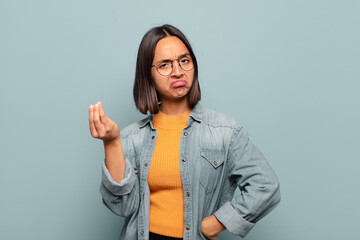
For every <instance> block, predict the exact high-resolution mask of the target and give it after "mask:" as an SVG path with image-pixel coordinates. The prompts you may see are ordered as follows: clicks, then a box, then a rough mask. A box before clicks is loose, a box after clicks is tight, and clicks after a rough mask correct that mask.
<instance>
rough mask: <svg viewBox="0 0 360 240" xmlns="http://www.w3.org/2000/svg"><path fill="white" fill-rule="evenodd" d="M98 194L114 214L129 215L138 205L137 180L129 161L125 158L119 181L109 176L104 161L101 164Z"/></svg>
mask: <svg viewBox="0 0 360 240" xmlns="http://www.w3.org/2000/svg"><path fill="white" fill-rule="evenodd" d="M100 194H101V195H102V199H103V203H104V204H105V205H106V206H107V207H108V208H109V209H110V210H111V211H112V212H113V213H115V214H116V215H119V216H122V217H128V216H130V215H131V214H132V213H133V212H135V210H137V208H138V205H139V181H138V178H137V175H136V174H135V172H134V170H133V167H132V166H131V163H130V161H128V160H127V159H126V158H125V175H124V179H122V180H121V181H120V182H115V181H114V180H113V178H112V177H111V175H110V173H109V171H108V169H107V167H106V164H105V161H104V162H103V165H102V181H101V185H100Z"/></svg>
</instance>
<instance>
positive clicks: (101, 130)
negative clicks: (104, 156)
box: [94, 103, 105, 137]
mask: <svg viewBox="0 0 360 240" xmlns="http://www.w3.org/2000/svg"><path fill="white" fill-rule="evenodd" d="M94 123H95V128H96V132H97V133H98V137H101V136H104V134H105V131H104V126H103V125H102V124H101V121H100V116H99V104H98V103H96V104H95V108H94Z"/></svg>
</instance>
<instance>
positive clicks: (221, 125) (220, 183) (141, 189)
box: [100, 103, 280, 240]
mask: <svg viewBox="0 0 360 240" xmlns="http://www.w3.org/2000/svg"><path fill="white" fill-rule="evenodd" d="M152 117H153V116H152V115H149V116H148V117H146V118H145V119H143V120H141V121H139V122H136V123H133V124H131V125H130V126H128V127H126V128H125V129H123V130H122V131H121V133H120V135H121V141H122V146H123V151H124V155H125V161H126V170H125V178H124V179H123V180H121V181H120V182H119V183H117V182H115V181H114V180H113V179H112V177H111V175H110V173H109V171H108V170H107V168H106V165H105V162H104V163H103V167H102V182H101V186H100V193H101V195H102V198H103V202H104V204H105V205H106V206H107V207H108V208H109V209H110V210H111V211H112V212H113V213H115V214H117V215H120V216H123V217H125V224H124V226H123V229H122V231H121V234H120V239H126V240H133V239H134V240H135V239H139V240H148V239H149V210H150V191H149V186H148V183H147V177H148V172H149V167H150V164H151V159H152V155H153V152H154V148H155V143H156V129H154V128H153V125H152ZM179 163H180V173H181V181H182V185H183V190H184V207H185V208H184V209H185V211H184V221H185V222H184V223H185V227H184V237H183V238H184V240H190V239H193V240H195V239H206V238H205V237H204V236H203V235H202V233H201V231H200V227H201V221H202V219H203V218H205V217H207V216H210V215H212V214H214V215H215V216H216V218H217V219H218V220H219V221H220V222H221V223H222V224H223V225H224V226H225V227H226V228H227V230H228V231H230V232H231V233H233V234H234V235H237V236H240V237H244V236H245V235H246V234H247V233H248V232H249V231H250V230H251V229H252V227H253V226H254V224H255V223H256V222H257V221H258V220H259V219H261V218H262V217H264V216H265V215H266V214H267V213H269V212H270V211H271V210H272V209H273V208H274V207H275V206H276V205H277V204H278V203H279V201H280V190H279V182H278V178H277V176H276V174H275V173H274V171H273V170H272V168H271V167H270V166H269V164H268V163H267V161H266V159H265V158H264V156H263V155H262V154H261V152H260V151H259V150H258V148H257V147H256V146H255V145H254V144H253V143H252V142H251V141H250V140H249V138H248V135H247V132H246V131H245V129H244V128H243V127H242V126H241V125H239V124H238V123H237V122H236V121H234V120H233V119H232V118H230V117H228V116H226V115H224V114H221V113H217V112H215V111H213V110H210V109H207V108H205V107H203V106H202V105H200V104H199V103H198V104H197V105H196V106H195V107H194V108H193V110H192V111H191V113H190V116H189V120H188V125H187V126H186V127H185V128H184V129H183V131H182V135H181V143H180V152H179ZM237 187H238V188H239V189H240V192H241V195H240V196H238V197H234V191H235V189H236V188H237Z"/></svg>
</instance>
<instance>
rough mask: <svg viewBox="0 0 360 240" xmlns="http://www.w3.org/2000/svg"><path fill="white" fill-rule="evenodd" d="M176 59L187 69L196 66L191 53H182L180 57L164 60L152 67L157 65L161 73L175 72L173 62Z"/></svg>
mask: <svg viewBox="0 0 360 240" xmlns="http://www.w3.org/2000/svg"><path fill="white" fill-rule="evenodd" d="M176 60H177V61H178V63H179V66H180V67H181V69H183V70H185V71H190V70H192V69H193V68H194V62H193V61H192V59H191V56H190V54H184V55H181V56H180V57H179V58H177V59H174V60H170V59H166V60H162V61H160V62H158V63H157V64H155V65H152V66H151V67H156V70H157V71H158V73H159V74H160V75H162V76H168V75H170V74H171V73H172V72H173V62H174V61H176Z"/></svg>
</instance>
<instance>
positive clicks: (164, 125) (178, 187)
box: [148, 111, 190, 238]
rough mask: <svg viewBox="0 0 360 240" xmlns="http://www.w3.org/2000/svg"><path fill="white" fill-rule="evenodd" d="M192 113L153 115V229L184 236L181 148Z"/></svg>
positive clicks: (149, 181) (162, 232)
mask: <svg viewBox="0 0 360 240" xmlns="http://www.w3.org/2000/svg"><path fill="white" fill-rule="evenodd" d="M189 115H190V111H189V112H188V113H186V114H183V115H181V116H177V117H174V116H169V115H166V114H164V113H162V112H159V113H157V114H155V115H154V119H153V126H154V128H155V129H156V130H157V139H156V145H155V150H154V154H153V157H152V160H151V165H150V169H149V174H148V184H149V187H150V232H153V233H156V234H160V235H165V236H169V237H176V238H182V237H183V231H184V196H183V188H182V184H181V176H180V165H179V164H180V163H179V149H180V140H181V132H182V130H183V128H185V127H186V125H187V121H188V118H189Z"/></svg>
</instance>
